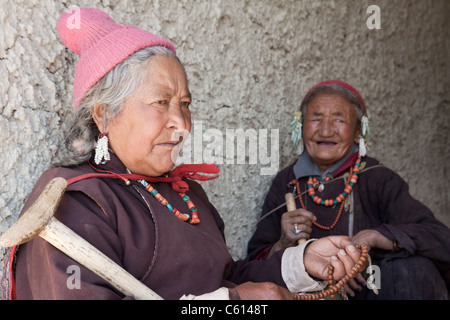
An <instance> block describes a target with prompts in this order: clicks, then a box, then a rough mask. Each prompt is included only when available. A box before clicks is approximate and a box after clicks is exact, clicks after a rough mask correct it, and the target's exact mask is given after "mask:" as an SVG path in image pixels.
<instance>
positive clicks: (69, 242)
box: [39, 217, 162, 300]
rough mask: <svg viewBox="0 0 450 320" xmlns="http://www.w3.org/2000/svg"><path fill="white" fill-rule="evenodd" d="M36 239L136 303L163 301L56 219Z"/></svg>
mask: <svg viewBox="0 0 450 320" xmlns="http://www.w3.org/2000/svg"><path fill="white" fill-rule="evenodd" d="M39 236H40V237H42V238H43V239H45V240H46V241H48V242H49V243H51V244H52V245H53V246H55V247H56V248H58V249H59V250H61V251H62V252H64V253H65V254H66V255H68V256H69V257H71V258H72V259H74V260H75V261H77V262H78V263H80V264H81V265H83V266H85V267H86V268H88V269H89V270H91V271H93V272H94V273H96V274H97V275H98V276H100V277H102V278H103V279H105V280H106V281H108V282H109V283H111V284H112V285H113V286H114V287H116V288H117V289H118V290H120V291H121V292H122V293H123V294H125V295H127V296H132V297H134V298H135V299H137V300H162V298H161V297H160V296H159V295H158V294H156V293H155V292H154V291H152V290H151V289H150V288H149V287H147V286H146V285H144V284H143V283H142V282H140V281H139V280H137V279H136V278H135V277H133V276H132V275H131V274H130V273H128V272H127V271H126V270H125V269H123V268H121V267H120V266H119V265H117V264H116V263H115V262H114V261H113V260H111V259H110V258H109V257H107V256H106V255H105V254H103V253H102V252H101V251H99V250H98V249H97V248H95V247H94V246H93V245H91V244H90V243H89V242H87V241H86V240H85V239H83V238H82V237H80V236H79V235H78V234H76V233H75V232H73V231H72V230H71V229H70V228H68V227H67V226H65V225H64V224H62V223H61V222H59V221H58V220H57V219H56V218H54V217H53V218H51V219H50V222H49V223H48V225H47V226H46V227H45V228H44V230H43V231H42V232H41V233H40V234H39Z"/></svg>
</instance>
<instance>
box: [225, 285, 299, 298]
mask: <svg viewBox="0 0 450 320" xmlns="http://www.w3.org/2000/svg"><path fill="white" fill-rule="evenodd" d="M228 291H229V293H230V300H293V296H292V294H291V293H290V292H289V290H287V289H285V288H283V287H280V286H279V285H276V284H275V283H271V282H258V283H256V282H245V283H243V284H240V285H238V286H237V287H235V288H233V289H228Z"/></svg>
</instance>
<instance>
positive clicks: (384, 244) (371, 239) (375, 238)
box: [352, 229, 393, 251]
mask: <svg viewBox="0 0 450 320" xmlns="http://www.w3.org/2000/svg"><path fill="white" fill-rule="evenodd" d="M352 243H355V244H365V245H366V246H367V249H368V250H369V251H370V249H371V248H379V249H383V250H392V249H393V242H392V240H391V239H389V238H386V237H385V236H383V235H382V234H381V233H379V232H378V231H376V230H373V229H366V230H361V231H360V232H358V233H357V234H356V235H355V236H353V238H352Z"/></svg>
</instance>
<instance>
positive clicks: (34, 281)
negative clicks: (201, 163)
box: [15, 155, 285, 299]
mask: <svg viewBox="0 0 450 320" xmlns="http://www.w3.org/2000/svg"><path fill="white" fill-rule="evenodd" d="M101 169H103V170H110V171H114V172H115V173H126V168H125V167H124V165H123V164H122V163H121V162H120V161H119V159H117V158H116V157H115V156H113V155H112V160H111V162H109V163H108V164H106V165H103V166H101ZM91 172H94V170H93V169H92V168H91V167H90V166H89V165H88V164H85V165H81V166H79V167H75V168H54V169H50V170H48V171H46V172H45V173H44V174H43V175H42V177H41V178H40V179H39V181H38V182H37V183H36V186H35V188H34V190H33V191H32V193H31V195H30V197H29V199H28V200H27V203H26V205H25V207H24V209H23V211H25V210H26V209H27V208H28V207H29V206H30V205H31V204H32V203H33V201H34V199H35V198H36V197H37V195H39V193H40V192H41V191H42V189H43V188H44V186H45V185H46V184H47V182H48V181H50V180H51V179H52V178H53V177H57V176H58V177H64V178H71V177H74V176H79V175H81V174H85V173H91ZM188 184H189V191H188V192H187V195H188V196H189V197H190V198H191V200H192V202H193V203H194V204H195V206H196V207H197V209H198V213H199V218H200V221H201V222H200V223H199V224H197V225H191V224H189V223H187V222H183V221H181V220H180V219H178V218H177V217H176V216H175V215H174V214H173V213H171V212H170V211H169V210H168V209H167V208H166V207H165V206H163V205H161V204H160V203H159V202H158V201H157V200H156V199H155V198H154V197H153V196H152V195H151V194H150V193H149V192H148V191H147V190H145V189H144V188H142V187H140V186H139V185H137V184H134V185H131V186H126V185H125V184H124V183H123V181H122V180H120V179H103V178H92V179H87V180H82V181H79V182H76V183H74V184H71V185H70V186H69V187H68V189H67V191H66V193H65V195H64V196H63V198H62V201H61V203H60V205H59V207H58V209H57V212H56V214H55V217H56V218H57V219H58V220H60V221H61V222H62V223H64V224H65V225H67V226H68V227H70V228H71V229H72V230H74V231H75V232H76V233H78V234H79V235H80V236H82V237H83V238H85V239H86V240H87V241H89V242H90V243H91V244H93V245H94V246H95V247H96V248H97V249H99V250H100V251H102V252H103V253H104V254H106V255H107V256H108V257H110V258H111V259H112V260H113V261H115V262H116V263H117V264H118V265H120V266H121V267H123V268H124V269H125V270H127V271H128V272H130V273H131V274H132V275H134V276H135V277H136V278H137V279H139V280H140V281H142V282H143V283H144V284H146V285H147V286H148V287H150V288H151V289H152V290H153V291H155V292H156V293H157V294H159V295H160V296H162V297H163V298H164V299H179V298H180V297H182V296H183V295H188V294H193V295H200V294H204V293H208V292H212V291H215V290H216V289H218V288H219V287H222V286H226V287H233V286H235V285H236V284H239V283H242V282H245V281H255V282H258V281H271V282H275V283H277V284H280V285H283V286H285V283H284V281H283V279H282V277H281V254H279V255H277V256H275V257H274V258H273V259H270V260H269V261H266V262H263V263H261V262H248V261H236V262H235V261H233V259H232V257H231V256H230V254H229V252H228V249H227V246H226V243H225V238H224V233H223V230H224V224H223V221H222V219H221V217H220V216H219V214H218V213H217V211H216V209H215V208H214V206H213V205H212V204H211V203H210V202H209V200H208V197H207V196H206V194H205V192H204V190H203V189H202V187H201V186H200V185H199V184H198V183H196V182H194V181H190V180H188ZM152 186H154V188H155V189H156V190H158V191H159V192H160V193H161V194H162V195H163V196H164V197H165V198H166V199H167V200H168V201H169V203H170V204H171V205H172V206H173V207H175V208H177V209H178V210H180V211H181V212H185V213H188V212H189V209H188V207H187V205H186V203H185V202H184V201H183V200H182V199H181V197H180V196H179V194H178V193H177V192H175V191H174V190H173V189H172V188H171V185H170V184H167V183H160V182H158V183H152ZM23 211H22V212H23ZM71 265H75V266H79V264H78V263H76V262H75V261H74V260H72V259H71V258H69V257H68V256H66V255H65V254H64V253H62V252H60V251H59V250H57V249H56V248H54V247H53V246H52V245H50V244H49V243H47V242H46V241H45V240H43V239H41V238H39V237H38V238H35V239H33V240H31V241H30V242H27V243H26V244H23V245H21V246H20V247H19V249H18V254H17V259H16V268H15V279H16V291H17V299H122V298H129V297H124V295H123V294H121V293H120V292H118V291H117V290H116V289H115V288H113V287H112V286H111V285H110V284H109V283H107V282H106V281H104V280H103V279H101V278H100V277H98V276H97V275H95V274H94V273H93V272H91V271H89V270H87V269H86V268H84V267H82V266H79V267H80V270H81V272H80V276H81V277H80V282H81V283H80V288H79V289H76V288H69V287H71V286H70V285H69V286H68V285H67V282H68V281H69V282H70V281H72V280H73V279H72V280H71V279H69V277H71V276H72V274H73V271H71V270H72V269H70V268H69V267H70V266H71ZM68 268H69V269H68Z"/></svg>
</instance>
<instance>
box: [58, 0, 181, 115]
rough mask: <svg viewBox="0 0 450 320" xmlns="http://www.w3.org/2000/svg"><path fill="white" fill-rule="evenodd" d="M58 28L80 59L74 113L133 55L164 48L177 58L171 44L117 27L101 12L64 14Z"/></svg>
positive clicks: (79, 10)
mask: <svg viewBox="0 0 450 320" xmlns="http://www.w3.org/2000/svg"><path fill="white" fill-rule="evenodd" d="M56 28H57V30H58V33H59V36H60V37H61V40H62V42H63V43H64V45H65V46H66V47H68V48H69V49H70V50H71V51H73V52H74V53H76V54H78V55H79V56H80V60H79V62H78V65H77V67H76V69H75V78H74V82H73V98H74V108H75V109H77V108H78V106H79V105H80V102H81V100H82V99H83V96H84V95H85V94H86V93H87V92H88V91H89V89H90V88H91V87H92V86H93V85H94V84H95V83H96V82H97V81H98V80H100V79H101V78H102V77H103V76H104V75H105V74H107V73H108V71H110V70H111V69H112V68H114V67H115V66H116V65H117V64H119V63H120V62H122V61H123V60H125V59H126V58H127V57H128V56H130V55H132V54H133V53H134V52H136V51H138V50H140V49H143V48H146V47H151V46H164V47H166V48H168V49H170V50H172V51H173V52H174V53H175V54H176V51H175V48H174V46H173V45H172V43H170V42H169V41H168V40H165V39H163V38H160V37H158V36H156V35H154V34H152V33H150V32H148V31H145V30H142V29H139V28H136V27H133V26H129V25H125V24H122V23H121V24H117V23H116V22H114V20H113V19H112V18H111V17H110V16H109V15H107V14H106V13H105V12H103V11H101V10H99V9H92V8H78V7H75V8H74V9H72V10H71V11H68V12H64V13H63V14H61V16H60V17H59V19H58V22H57V25H56Z"/></svg>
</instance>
